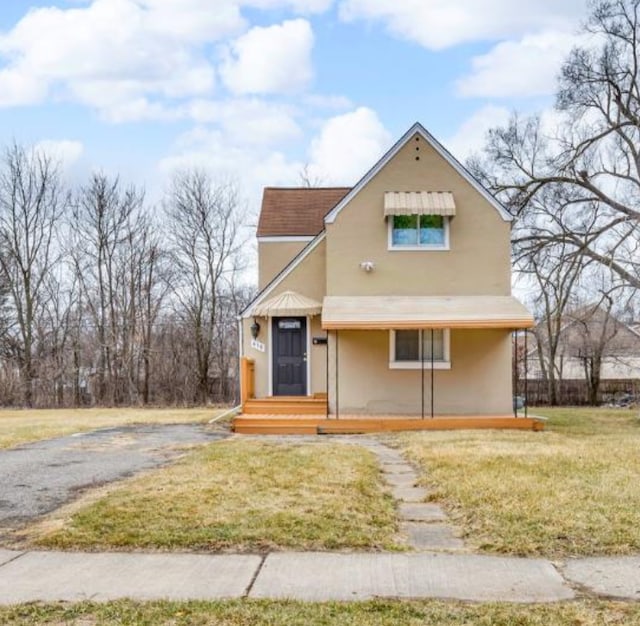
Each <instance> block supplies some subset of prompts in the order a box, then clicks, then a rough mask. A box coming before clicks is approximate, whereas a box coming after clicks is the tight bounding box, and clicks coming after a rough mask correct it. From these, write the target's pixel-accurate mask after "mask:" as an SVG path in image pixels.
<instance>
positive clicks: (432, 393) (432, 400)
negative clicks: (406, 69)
mask: <svg viewBox="0 0 640 626" xmlns="http://www.w3.org/2000/svg"><path fill="white" fill-rule="evenodd" d="M431 419H433V328H432V329H431Z"/></svg>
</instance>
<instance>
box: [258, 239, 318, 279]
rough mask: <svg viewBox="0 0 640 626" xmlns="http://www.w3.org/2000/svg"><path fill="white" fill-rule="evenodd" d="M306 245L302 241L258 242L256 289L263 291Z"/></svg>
mask: <svg viewBox="0 0 640 626" xmlns="http://www.w3.org/2000/svg"><path fill="white" fill-rule="evenodd" d="M306 245H307V242H304V241H258V289H264V288H265V287H266V285H268V284H269V283H270V282H271V281H272V280H273V279H274V278H275V277H276V276H277V275H278V274H279V273H280V272H281V271H282V270H283V269H284V267H285V266H286V265H287V264H288V263H289V262H290V261H291V259H293V257H295V256H296V254H298V252H300V250H302V248H304V247H305V246H306Z"/></svg>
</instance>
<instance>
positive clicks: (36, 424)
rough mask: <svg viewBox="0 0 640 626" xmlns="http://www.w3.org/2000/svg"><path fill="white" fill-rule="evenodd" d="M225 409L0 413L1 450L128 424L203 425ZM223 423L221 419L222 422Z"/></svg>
mask: <svg viewBox="0 0 640 626" xmlns="http://www.w3.org/2000/svg"><path fill="white" fill-rule="evenodd" d="M226 410H227V407H222V408H210V407H200V408H195V409H176V408H169V409H148V408H145V409H140V408H131V407H129V408H117V409H114V408H103V409H20V410H6V409H5V410H0V449H2V448H10V447H13V446H17V445H20V444H23V443H28V442H31V441H41V440H42V439H51V438H52V437H62V436H64V435H71V434H73V433H78V432H85V431H88V430H93V429H95V428H105V427H115V426H127V425H131V424H185V423H206V422H208V421H209V420H210V419H213V418H214V417H216V415H220V414H221V413H223V412H224V411H226ZM223 421H224V420H223Z"/></svg>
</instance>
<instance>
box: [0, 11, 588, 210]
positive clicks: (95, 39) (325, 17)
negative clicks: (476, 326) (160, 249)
mask: <svg viewBox="0 0 640 626" xmlns="http://www.w3.org/2000/svg"><path fill="white" fill-rule="evenodd" d="M585 6H586V3H585V1H584V0H563V1H562V2H557V0H519V2H517V3H516V2H513V0H50V1H48V2H47V1H41V2H30V1H28V0H20V1H12V2H4V3H2V5H1V7H0V143H2V144H6V143H7V142H10V141H12V140H14V139H15V140H16V141H18V142H19V143H23V144H37V145H39V146H41V147H42V148H43V149H45V150H48V151H49V152H51V153H52V154H54V155H55V156H56V158H60V159H61V160H62V161H63V163H64V168H65V171H66V173H67V176H68V177H69V179H70V181H71V182H72V183H78V182H82V181H83V180H84V179H85V178H86V176H87V175H88V173H89V172H90V171H91V170H94V169H100V170H103V171H106V172H108V173H112V174H118V173H119V174H121V175H122V177H123V178H124V179H125V180H127V181H131V182H136V183H138V184H141V185H144V186H145V187H146V188H147V190H148V196H149V198H150V199H151V200H152V201H155V200H158V199H160V198H161V196H162V191H163V189H164V188H165V187H166V185H167V182H168V180H169V179H170V176H171V173H172V172H173V171H174V170H175V169H179V168H184V167H190V166H198V167H204V168H207V169H209V170H210V171H211V172H212V174H213V175H214V176H216V177H219V178H229V177H231V178H233V179H235V180H236V181H237V182H238V184H239V186H240V187H241V189H242V192H243V194H244V196H245V197H246V199H247V201H248V203H249V205H250V207H251V209H252V210H253V211H255V209H256V207H257V205H258V203H259V197H260V189H261V187H262V186H264V185H268V184H269V185H296V184H299V182H300V176H299V174H300V171H301V170H302V168H303V167H304V166H305V165H306V166H307V168H308V170H309V172H310V173H311V174H312V175H313V176H314V177H315V178H317V179H319V180H321V181H322V182H323V183H324V184H353V183H354V182H356V181H357V179H358V178H359V176H361V175H362V174H363V173H364V172H365V171H366V169H368V168H369V167H370V166H371V165H372V164H373V163H374V162H375V160H376V159H377V158H378V157H379V156H380V154H382V152H383V151H384V150H385V149H386V148H388V147H389V145H391V143H392V142H393V141H394V140H395V139H397V138H398V137H399V136H400V135H401V134H402V133H403V132H404V131H405V130H406V129H407V128H408V127H409V126H410V125H411V124H412V123H413V122H415V121H420V122H422V123H423V124H424V125H425V126H426V127H427V128H428V129H429V130H430V131H431V132H432V133H433V134H434V135H435V136H436V137H437V138H438V139H440V140H441V141H443V142H444V143H445V144H446V145H447V146H448V147H449V148H450V149H451V150H452V151H453V152H454V154H455V155H456V156H458V157H459V158H461V159H464V158H466V157H467V156H468V155H469V153H470V152H471V151H472V150H474V149H477V148H478V147H479V146H480V144H481V143H482V138H483V135H484V133H485V131H486V130H487V128H489V127H491V126H493V125H496V124H499V123H502V122H504V121H505V120H506V119H507V117H508V115H509V112H510V111H511V110H513V109H518V110H522V111H534V110H540V109H544V108H548V107H550V106H551V104H552V94H553V91H554V77H555V73H556V71H557V69H558V67H559V64H560V62H561V60H562V58H563V57H564V56H565V55H566V53H567V52H568V50H569V49H570V47H571V46H572V45H573V44H574V43H575V42H576V41H577V37H576V32H577V30H578V27H579V25H580V21H581V20H582V19H583V18H584V15H585V10H586V9H585Z"/></svg>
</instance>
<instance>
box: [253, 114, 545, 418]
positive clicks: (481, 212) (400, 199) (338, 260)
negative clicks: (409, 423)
mask: <svg viewBox="0 0 640 626" xmlns="http://www.w3.org/2000/svg"><path fill="white" fill-rule="evenodd" d="M345 150H348V146H345ZM510 227H511V216H510V215H509V213H508V212H507V211H506V210H505V209H504V208H503V207H502V206H501V205H500V204H499V203H498V202H497V201H496V200H495V199H494V198H493V197H492V196H491V195H490V194H489V193H488V192H487V191H486V190H485V189H484V188H483V187H482V186H481V185H480V184H479V183H478V182H477V181H476V180H475V179H473V178H472V177H471V175H470V174H469V173H468V172H467V171H466V170H465V169H464V168H463V167H462V165H461V164H460V163H459V162H458V161H456V160H455V158H454V157H453V156H452V155H451V154H450V153H449V152H447V151H446V150H445V148H444V147H443V146H442V145H440V144H439V143H438V142H437V141H436V140H435V139H434V138H433V137H432V136H431V135H430V134H429V133H428V132H427V131H426V130H425V129H424V128H423V127H422V126H421V125H420V124H415V125H414V126H413V127H412V128H411V129H409V131H408V132H407V133H406V134H405V135H404V136H403V137H402V138H401V139H400V140H399V141H398V142H397V143H396V144H395V145H394V146H393V147H392V148H391V149H390V150H389V151H388V152H387V153H386V154H385V155H384V156H383V157H382V158H381V159H380V161H378V163H376V164H375V165H374V166H373V168H372V169H371V170H370V171H369V172H367V173H366V174H365V176H364V177H363V178H362V179H361V180H360V181H359V182H358V183H357V184H356V185H355V186H354V187H353V188H330V189H316V188H303V189H280V188H267V189H265V191H264V199H263V205H262V212H261V215H260V221H259V225H258V233H257V235H258V253H259V288H260V292H259V294H258V295H257V297H256V298H255V299H254V300H253V302H251V303H250V305H249V306H248V307H247V308H246V309H245V311H244V312H243V314H242V320H241V335H242V339H241V356H242V357H245V358H244V361H245V365H246V363H247V362H248V359H250V360H251V362H252V363H251V365H252V370H253V372H252V373H250V372H251V368H245V369H244V378H245V380H243V385H244V397H245V399H246V398H251V397H253V398H256V399H257V400H255V401H253V402H257V403H259V402H260V399H262V400H263V403H262V404H261V405H260V407H261V408H260V411H261V412H263V413H264V412H266V413H268V412H277V411H276V410H273V411H269V409H268V405H267V404H266V403H267V402H269V401H272V402H273V404H272V405H271V406H272V407H278V406H280V405H279V404H277V401H278V400H281V401H282V402H284V401H285V400H291V399H292V397H293V399H295V398H299V399H300V400H301V402H300V403H298V404H297V405H296V406H297V407H298V408H301V407H304V406H305V405H304V402H303V400H304V398H305V397H306V398H308V399H309V402H311V401H313V400H315V401H316V402H318V403H321V404H322V405H323V408H322V412H323V413H324V412H325V411H326V412H327V414H328V416H329V417H342V416H363V415H370V416H375V415H385V416H399V415H403V416H424V415H427V416H437V417H442V416H476V417H483V416H487V417H488V416H510V415H512V402H513V400H512V347H511V346H512V344H511V332H512V331H513V330H514V329H519V328H527V327H530V326H532V325H533V318H532V316H531V314H530V313H529V312H528V311H527V310H526V309H525V308H524V307H523V306H522V305H521V304H520V303H519V302H518V301H517V300H516V299H515V298H513V297H512V296H511V261H510ZM251 377H253V380H250V378H251ZM327 398H328V406H326V407H325V406H324V405H326V403H327V400H326V399H327ZM282 402H281V403H280V404H282ZM247 404H248V403H245V411H247V408H248V407H247ZM292 406H293V405H292ZM265 407H267V408H265ZM296 410H297V409H296ZM251 412H254V413H255V412H257V411H256V410H253V411H251ZM281 412H283V411H281ZM284 412H286V410H285V411H284ZM289 412H294V411H293V410H289ZM301 412H302V411H301ZM309 412H313V411H312V410H311V409H310V410H309Z"/></svg>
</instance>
